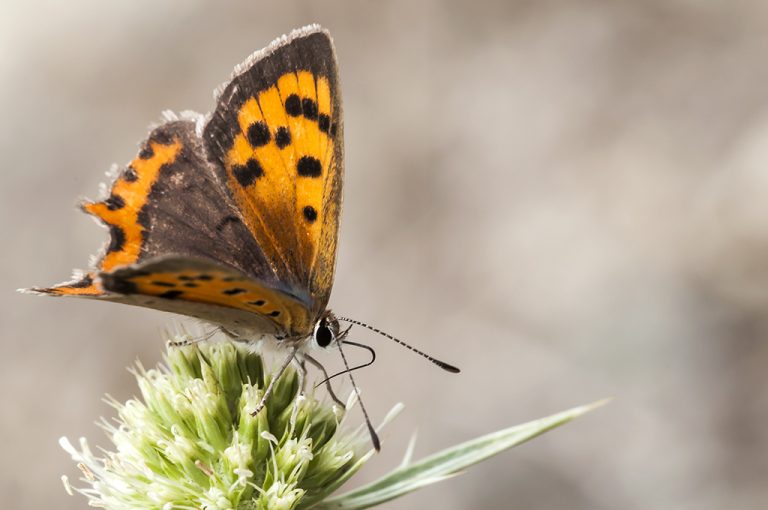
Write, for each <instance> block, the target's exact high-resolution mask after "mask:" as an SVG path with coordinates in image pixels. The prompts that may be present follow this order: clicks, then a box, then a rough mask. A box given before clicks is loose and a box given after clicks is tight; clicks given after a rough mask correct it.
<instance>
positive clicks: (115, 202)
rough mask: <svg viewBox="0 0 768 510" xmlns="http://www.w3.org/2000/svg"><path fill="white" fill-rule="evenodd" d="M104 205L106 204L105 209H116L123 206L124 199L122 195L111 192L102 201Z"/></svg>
mask: <svg viewBox="0 0 768 510" xmlns="http://www.w3.org/2000/svg"><path fill="white" fill-rule="evenodd" d="M104 205H106V206H107V209H109V210H110V211H117V210H118V209H122V208H123V207H125V200H123V197H121V196H120V195H115V194H114V193H113V194H112V195H110V196H109V198H108V199H106V200H105V201H104Z"/></svg>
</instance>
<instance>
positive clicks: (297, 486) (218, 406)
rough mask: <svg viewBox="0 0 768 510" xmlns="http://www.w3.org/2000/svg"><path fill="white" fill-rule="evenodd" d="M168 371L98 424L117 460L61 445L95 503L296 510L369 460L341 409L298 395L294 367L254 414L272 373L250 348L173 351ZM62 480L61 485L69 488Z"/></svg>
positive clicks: (143, 382)
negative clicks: (115, 415)
mask: <svg viewBox="0 0 768 510" xmlns="http://www.w3.org/2000/svg"><path fill="white" fill-rule="evenodd" d="M166 365H167V366H165V367H161V368H157V369H153V370H144V369H143V368H142V367H141V366H140V365H139V366H137V368H136V369H135V371H134V372H135V375H136V378H137V380H138V383H139V388H140V389H141V396H142V399H141V400H139V399H131V400H129V401H128V402H126V403H125V404H120V403H118V402H117V401H114V400H110V403H111V404H112V405H113V406H114V407H115V409H116V410H117V413H118V419H117V422H116V423H115V424H112V423H109V422H107V421H102V423H101V425H102V426H103V428H104V429H105V430H106V432H107V433H108V435H109V437H110V439H111V441H112V443H114V446H115V451H114V452H108V453H105V454H104V457H97V456H95V455H94V454H93V453H92V452H91V450H90V448H89V447H88V444H87V443H86V441H85V440H84V439H82V440H81V441H80V448H79V449H76V448H75V447H74V446H72V444H71V443H70V442H69V441H68V440H67V439H65V438H62V440H61V444H62V446H63V447H64V449H65V450H66V451H67V452H69V453H70V454H71V455H72V457H73V458H74V459H75V460H76V461H77V462H78V463H79V466H80V468H81V470H82V471H83V473H84V481H85V482H86V484H87V485H88V487H87V488H81V489H77V490H78V491H79V492H81V493H83V494H85V495H86V496H87V497H88V498H89V499H90V504H91V505H94V506H99V507H104V508H109V509H114V510H123V509H125V510H128V509H136V508H157V509H162V510H171V509H199V508H205V509H217V510H225V509H254V510H255V509H285V510H289V509H294V508H306V507H308V506H309V505H311V504H312V503H313V502H316V501H319V500H321V499H323V498H324V497H325V496H326V495H328V494H329V493H330V492H332V491H333V490H335V489H336V488H337V487H338V486H340V485H341V484H342V483H343V482H344V481H346V479H347V478H349V477H350V476H351V475H352V474H353V473H354V472H355V471H357V470H358V469H359V468H360V467H361V466H362V464H363V463H364V462H365V460H367V459H368V458H369V457H370V455H371V452H367V453H366V452H365V448H366V446H367V444H368V438H367V436H366V435H363V434H361V433H360V431H359V429H358V430H357V431H349V430H347V429H346V427H341V422H342V421H343V417H344V414H345V413H344V410H343V409H341V408H339V407H338V406H332V405H329V404H327V403H325V402H321V401H320V400H318V399H316V398H315V396H314V395H311V394H310V395H305V394H300V392H299V378H298V376H297V374H296V372H295V371H293V370H290V369H289V370H287V371H286V372H285V373H284V374H283V375H282V377H280V379H279V380H278V381H277V383H276V387H275V390H274V392H273V394H272V396H271V397H270V398H269V399H268V401H267V405H266V406H265V408H264V409H263V410H262V411H261V412H260V413H259V414H258V415H257V416H252V415H251V413H252V411H253V409H255V407H256V405H257V404H258V402H259V400H260V399H261V397H262V395H263V391H264V388H265V386H266V384H268V383H269V377H270V375H269V374H267V373H265V370H264V363H263V361H262V358H261V356H260V355H259V354H257V353H255V352H253V351H252V350H249V349H248V348H246V347H245V346H242V345H239V344H234V343H229V342H224V343H210V344H209V343H200V344H195V345H191V346H187V347H170V348H169V350H168V352H167V354H166ZM65 483H66V482H65Z"/></svg>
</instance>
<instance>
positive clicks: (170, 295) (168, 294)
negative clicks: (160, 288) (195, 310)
mask: <svg viewBox="0 0 768 510" xmlns="http://www.w3.org/2000/svg"><path fill="white" fill-rule="evenodd" d="M182 294H184V293H183V292H182V291H180V290H167V291H165V292H163V293H162V294H158V297H161V298H165V299H176V298H177V297H179V296H181V295H182Z"/></svg>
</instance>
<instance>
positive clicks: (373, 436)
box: [336, 326, 381, 452]
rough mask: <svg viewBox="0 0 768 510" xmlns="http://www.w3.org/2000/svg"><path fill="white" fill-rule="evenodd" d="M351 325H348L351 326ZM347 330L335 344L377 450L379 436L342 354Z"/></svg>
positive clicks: (379, 444) (379, 449)
mask: <svg viewBox="0 0 768 510" xmlns="http://www.w3.org/2000/svg"><path fill="white" fill-rule="evenodd" d="M351 327H352V326H350V328H351ZM348 331H349V329H347V331H345V332H344V333H342V335H341V338H339V339H337V341H336V345H337V346H338V347H339V352H340V353H341V359H342V361H344V367H345V368H346V369H347V370H346V372H347V373H348V374H349V380H350V381H352V388H353V389H354V390H355V395H357V401H358V402H360V409H362V411H363V416H364V417H365V424H366V425H367V426H368V433H369V434H370V435H371V442H372V443H373V447H374V448H375V449H376V451H377V452H380V451H381V442H380V441H379V436H378V434H376V430H374V428H373V425H371V419H370V418H369V417H368V411H366V410H365V406H364V405H363V399H362V398H360V389H358V387H357V384H356V383H355V378H354V377H352V372H351V371H350V370H349V363H347V357H346V356H345V355H344V350H343V349H342V348H341V344H342V342H341V339H342V338H344V336H345V335H346V333H347V332H348Z"/></svg>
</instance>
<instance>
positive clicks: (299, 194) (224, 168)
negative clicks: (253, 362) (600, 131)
mask: <svg viewBox="0 0 768 510" xmlns="http://www.w3.org/2000/svg"><path fill="white" fill-rule="evenodd" d="M342 177H343V128H342V117H341V99H340V92H339V86H338V73H337V65H336V57H335V52H334V48H333V44H332V41H331V38H330V36H329V34H328V32H326V31H325V30H323V29H321V28H320V27H318V26H316V25H313V26H309V27H305V28H303V29H299V30H296V31H294V32H292V33H291V34H289V35H288V36H283V37H282V38H280V39H278V40H276V41H274V42H273V43H272V44H271V45H270V46H268V47H267V48H265V49H264V50H261V51H260V52H257V53H255V54H254V55H253V56H251V57H250V58H249V59H248V60H246V62H244V63H243V64H242V65H241V66H238V67H237V68H236V69H235V73H234V75H233V77H232V79H231V81H230V82H228V83H227V84H225V85H224V86H223V87H221V88H220V89H219V91H218V93H217V104H216V108H215V109H214V111H213V112H212V113H211V114H209V115H208V116H202V115H194V114H185V115H183V116H181V117H179V116H176V115H172V114H169V115H167V116H166V122H165V123H163V124H162V125H160V126H158V127H156V128H155V129H154V130H152V132H151V133H150V135H149V136H148V138H147V139H146V140H145V142H144V143H143V144H142V147H141V149H140V151H139V154H138V156H137V157H136V158H135V159H134V160H133V161H132V162H131V163H130V164H129V165H127V166H126V167H125V168H123V169H122V170H121V171H120V172H119V173H118V174H117V175H116V176H115V179H114V182H113V183H112V184H111V187H110V191H109V195H108V196H107V197H105V198H104V199H102V200H100V201H98V202H87V203H84V204H82V206H81V207H82V209H83V210H84V211H85V212H87V213H89V214H92V215H93V216H95V217H96V218H98V219H99V220H100V221H101V222H102V223H103V224H104V225H105V226H106V227H107V228H108V229H109V231H110V240H109V242H108V243H107V244H106V245H105V247H104V249H103V250H102V253H101V255H100V256H99V257H98V258H97V260H96V262H95V264H94V267H93V268H92V269H91V270H89V271H87V272H84V273H80V274H77V275H76V278H75V280H74V281H70V282H66V283H62V284H59V285H55V286H53V287H47V288H35V289H30V290H31V291H33V292H37V293H42V294H48V295H53V296H71V297H84V298H90V299H98V300H104V301H114V302H120V303H125V304H132V305H137V306H143V307H149V308H155V309H159V310H164V311H170V312H174V313H179V314H183V315H188V316H192V317H197V318H200V319H203V320H206V321H209V322H212V323H214V324H216V325H218V326H219V327H221V328H222V329H223V330H225V331H227V332H228V333H229V334H230V335H232V336H233V337H235V338H237V339H241V340H248V341H251V340H257V339H260V338H261V337H263V336H273V337H275V338H277V339H279V340H285V341H288V342H291V343H300V342H303V341H305V340H306V339H307V338H310V337H312V336H313V335H314V334H316V333H317V331H318V330H317V328H318V325H319V324H321V323H323V324H326V323H325V322H323V321H328V318H329V317H332V315H331V314H330V312H328V311H327V309H326V307H327V304H328V299H329V297H330V292H331V287H332V284H333V273H334V267H335V260H336V245H337V238H338V226H339V215H340V212H341V194H342V180H343V179H342ZM324 327H327V326H324ZM326 332H327V331H325V330H323V333H326ZM336 332H338V326H336Z"/></svg>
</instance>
